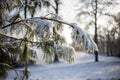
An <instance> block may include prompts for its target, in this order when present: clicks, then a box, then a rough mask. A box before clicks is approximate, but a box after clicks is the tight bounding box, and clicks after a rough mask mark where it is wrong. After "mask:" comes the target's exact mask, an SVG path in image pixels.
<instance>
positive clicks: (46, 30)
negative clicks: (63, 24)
mask: <svg viewBox="0 0 120 80" xmlns="http://www.w3.org/2000/svg"><path fill="white" fill-rule="evenodd" d="M31 21H32V22H34V23H36V29H35V33H36V34H38V36H39V37H50V36H51V35H52V34H53V31H52V30H53V27H52V24H51V22H50V21H48V20H42V19H40V18H32V19H31ZM34 27H35V26H34Z"/></svg>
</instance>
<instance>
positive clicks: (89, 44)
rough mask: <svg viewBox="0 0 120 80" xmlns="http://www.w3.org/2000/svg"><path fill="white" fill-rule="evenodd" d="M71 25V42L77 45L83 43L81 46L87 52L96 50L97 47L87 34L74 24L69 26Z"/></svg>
mask: <svg viewBox="0 0 120 80" xmlns="http://www.w3.org/2000/svg"><path fill="white" fill-rule="evenodd" d="M71 25H72V26H73V33H72V38H73V41H76V42H77V43H79V44H80V43H83V45H84V46H85V48H86V49H87V50H88V51H89V52H91V51H92V53H93V51H94V50H98V48H97V45H96V44H95V42H94V41H93V39H92V38H91V37H90V36H89V35H88V33H86V32H85V31H83V30H82V29H81V28H80V27H79V26H77V25H76V24H71Z"/></svg>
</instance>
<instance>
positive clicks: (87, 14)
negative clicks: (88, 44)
mask: <svg viewBox="0 0 120 80" xmlns="http://www.w3.org/2000/svg"><path fill="white" fill-rule="evenodd" d="M79 3H81V5H79V6H78V7H79V8H78V9H77V11H78V13H77V16H76V18H77V20H78V23H80V25H82V26H84V29H85V30H86V31H88V32H90V33H91V34H92V35H94V36H93V38H94V40H95V42H96V44H97V45H98V48H99V54H103V55H107V56H117V57H120V10H119V9H120V1H119V0H79ZM72 45H73V46H74V47H76V50H81V49H82V47H79V46H78V45H75V43H73V44H72Z"/></svg>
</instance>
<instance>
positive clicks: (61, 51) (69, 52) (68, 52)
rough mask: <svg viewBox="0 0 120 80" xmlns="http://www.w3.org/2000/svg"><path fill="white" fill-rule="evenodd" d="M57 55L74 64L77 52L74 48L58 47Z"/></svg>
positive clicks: (56, 48) (56, 49) (56, 47)
mask: <svg viewBox="0 0 120 80" xmlns="http://www.w3.org/2000/svg"><path fill="white" fill-rule="evenodd" d="M55 54H57V55H58V57H59V58H62V59H64V60H66V61H67V62H69V63H71V62H74V59H75V50H74V48H73V47H70V46H62V45H56V46H55Z"/></svg>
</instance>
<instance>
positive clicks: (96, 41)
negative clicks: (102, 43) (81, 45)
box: [94, 0, 99, 62]
mask: <svg viewBox="0 0 120 80" xmlns="http://www.w3.org/2000/svg"><path fill="white" fill-rule="evenodd" d="M97 2H98V1H97V0H95V10H94V11H95V13H94V19H95V36H94V40H95V43H96V44H97V45H98V39H97V37H98V35H97V8H98V4H97ZM94 54H95V62H98V61H99V60H98V51H94Z"/></svg>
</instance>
